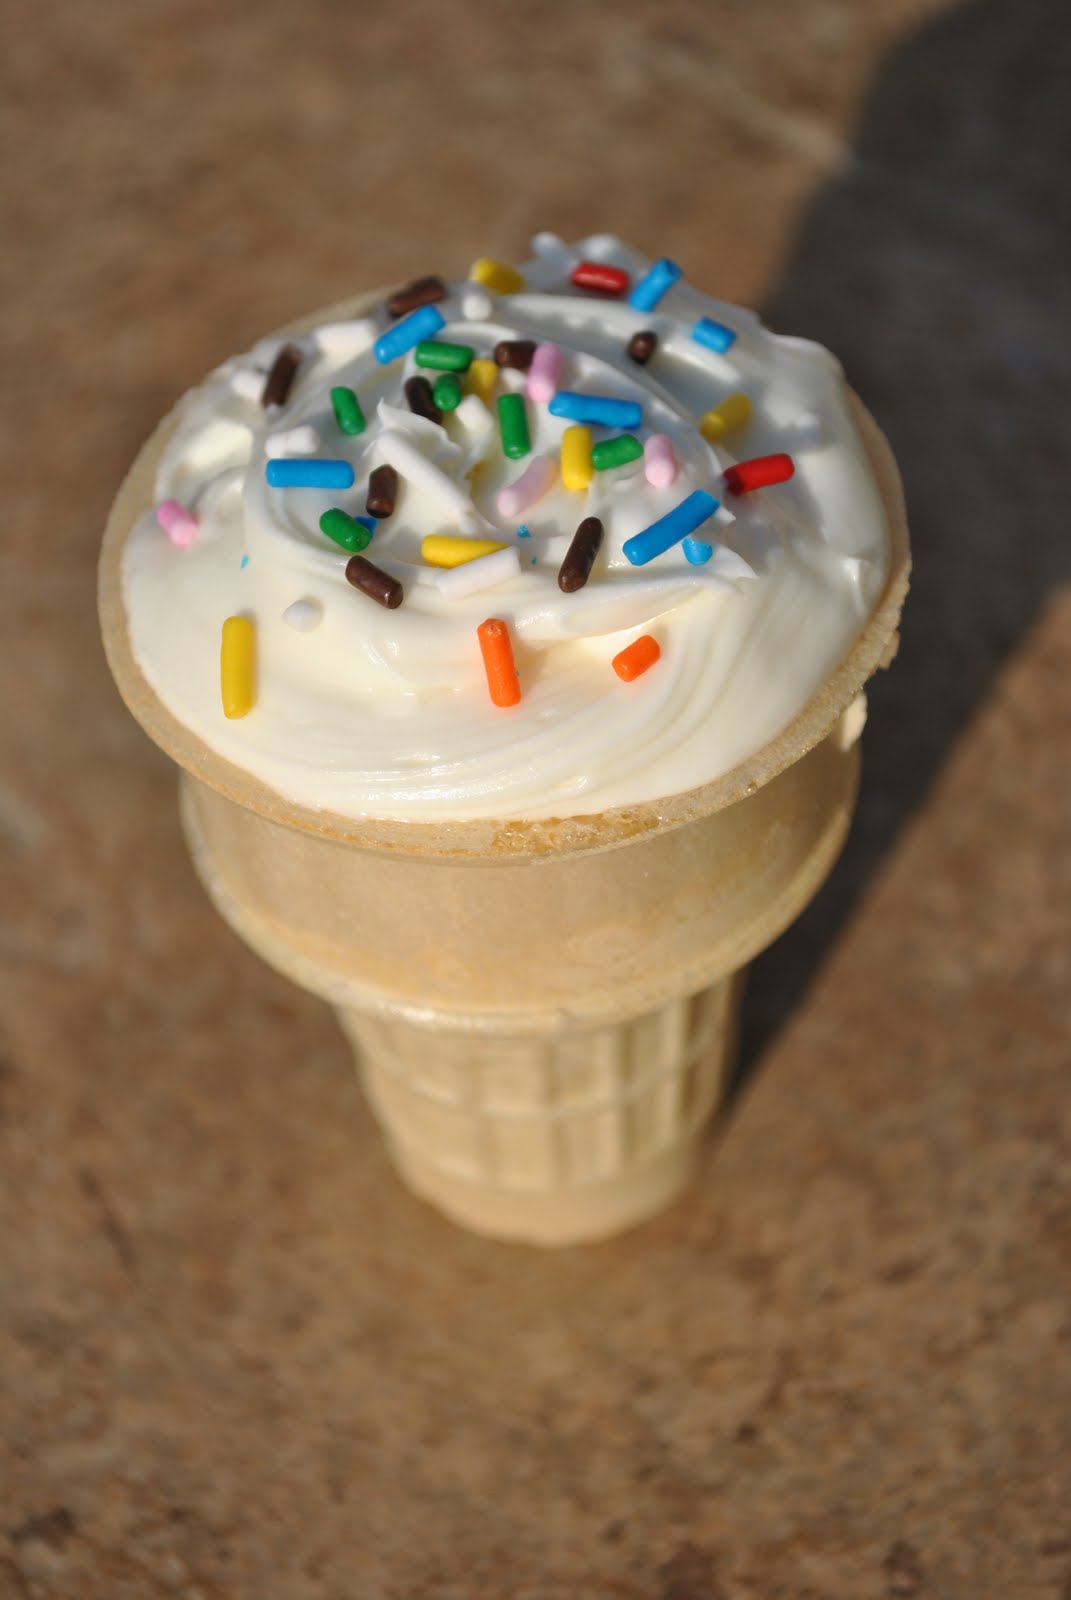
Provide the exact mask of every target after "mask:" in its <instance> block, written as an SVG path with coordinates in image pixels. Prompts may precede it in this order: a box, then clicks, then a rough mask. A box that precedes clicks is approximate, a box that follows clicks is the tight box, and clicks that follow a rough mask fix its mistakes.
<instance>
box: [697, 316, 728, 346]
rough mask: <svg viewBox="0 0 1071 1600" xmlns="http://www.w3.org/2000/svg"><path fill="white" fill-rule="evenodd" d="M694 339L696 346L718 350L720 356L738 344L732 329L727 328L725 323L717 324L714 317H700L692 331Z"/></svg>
mask: <svg viewBox="0 0 1071 1600" xmlns="http://www.w3.org/2000/svg"><path fill="white" fill-rule="evenodd" d="M692 338H693V339H694V340H695V342H696V344H704V345H706V347H707V349H708V350H716V351H717V352H718V354H719V355H720V356H723V355H724V354H725V352H726V350H728V349H729V348H730V346H731V345H734V344H735V343H736V334H735V333H734V332H733V330H732V328H727V327H726V326H725V324H724V322H715V321H714V318H713V317H700V319H699V321H698V322H697V323H696V325H695V327H694V328H693V329H692Z"/></svg>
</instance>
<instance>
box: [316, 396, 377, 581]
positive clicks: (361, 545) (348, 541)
mask: <svg viewBox="0 0 1071 1600" xmlns="http://www.w3.org/2000/svg"><path fill="white" fill-rule="evenodd" d="M344 392H345V391H344ZM320 531H321V532H322V533H326V535H327V537H328V538H329V539H333V540H334V541H335V543H336V544H340V545H341V546H342V548H343V550H349V551H351V552H352V554H353V555H358V554H359V553H360V552H361V551H362V550H365V549H367V547H368V546H369V545H370V544H371V543H372V535H371V534H370V533H369V531H368V529H367V528H365V527H362V525H361V524H360V523H359V522H355V521H354V519H353V517H351V516H348V515H347V514H346V512H345V511H343V510H341V508H340V507H339V506H332V507H331V510H330V511H325V512H324V514H323V516H322V517H321V518H320Z"/></svg>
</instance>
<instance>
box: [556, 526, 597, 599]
mask: <svg viewBox="0 0 1071 1600" xmlns="http://www.w3.org/2000/svg"><path fill="white" fill-rule="evenodd" d="M601 544H602V523H601V522H600V521H599V518H598V517H585V518H584V520H583V522H582V523H581V524H580V526H579V528H577V530H576V532H575V533H574V534H573V541H572V543H571V544H570V546H569V548H568V550H567V551H566V552H565V560H564V561H563V562H562V564H561V567H560V568H559V570H558V588H559V589H561V591H562V593H563V594H575V593H576V591H577V590H578V589H582V588H583V587H584V585H585V583H587V581H588V579H589V578H590V577H591V569H592V567H593V566H594V565H595V557H596V556H597V555H598V553H599V546H600V545H601Z"/></svg>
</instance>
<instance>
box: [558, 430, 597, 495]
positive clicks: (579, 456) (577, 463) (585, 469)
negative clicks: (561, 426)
mask: <svg viewBox="0 0 1071 1600" xmlns="http://www.w3.org/2000/svg"><path fill="white" fill-rule="evenodd" d="M594 476H595V468H594V467H593V465H592V462H591V429H590V428H585V427H581V426H579V425H578V426H576V427H572V428H566V430H565V432H564V433H563V434H562V482H563V483H564V485H565V487H566V488H567V489H586V488H587V487H588V486H589V484H590V483H591V480H592V478H593V477H594Z"/></svg>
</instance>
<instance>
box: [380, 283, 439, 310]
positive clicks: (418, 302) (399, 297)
mask: <svg viewBox="0 0 1071 1600" xmlns="http://www.w3.org/2000/svg"><path fill="white" fill-rule="evenodd" d="M445 299H446V284H445V283H444V282H443V280H442V278H440V277H437V276H435V275H434V274H431V275H429V276H428V277H426V278H414V279H413V281H412V283H407V284H404V285H403V287H402V288H400V289H395V291H394V293H393V294H392V295H391V296H390V297H389V298H388V300H387V311H388V313H389V314H390V315H391V316H392V317H404V316H405V314H406V313H407V312H408V311H416V310H417V308H418V307H419V306H432V305H434V304H435V302H436V301H437V300H445Z"/></svg>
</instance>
